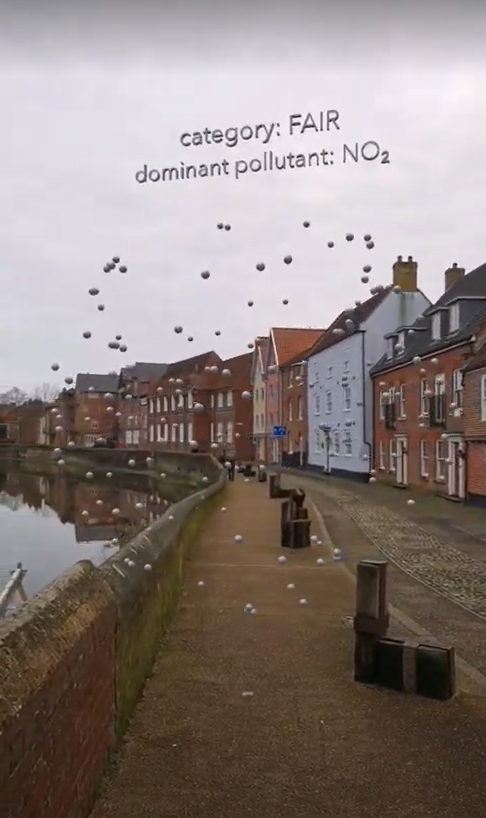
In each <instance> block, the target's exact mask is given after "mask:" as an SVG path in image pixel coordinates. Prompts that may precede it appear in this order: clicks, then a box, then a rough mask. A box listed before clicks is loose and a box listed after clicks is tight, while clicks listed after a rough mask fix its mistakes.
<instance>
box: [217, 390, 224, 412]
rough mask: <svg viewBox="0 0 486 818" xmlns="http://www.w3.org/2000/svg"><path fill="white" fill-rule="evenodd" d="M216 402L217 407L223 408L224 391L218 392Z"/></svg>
mask: <svg viewBox="0 0 486 818" xmlns="http://www.w3.org/2000/svg"><path fill="white" fill-rule="evenodd" d="M217 404H218V409H223V407H224V393H223V392H218V395H217Z"/></svg>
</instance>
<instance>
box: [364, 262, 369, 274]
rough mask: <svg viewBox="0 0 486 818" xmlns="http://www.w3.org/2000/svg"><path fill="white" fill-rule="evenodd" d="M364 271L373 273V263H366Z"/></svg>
mask: <svg viewBox="0 0 486 818" xmlns="http://www.w3.org/2000/svg"><path fill="white" fill-rule="evenodd" d="M363 273H371V265H370V264H365V266H364V267H363Z"/></svg>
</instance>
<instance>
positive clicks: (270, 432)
mask: <svg viewBox="0 0 486 818" xmlns="http://www.w3.org/2000/svg"><path fill="white" fill-rule="evenodd" d="M323 333H324V330H323V329H312V328H310V327H274V328H273V329H271V330H270V335H269V343H268V346H267V351H266V352H267V357H266V362H265V384H266V386H265V392H266V403H265V410H266V421H265V427H266V435H267V441H268V448H267V458H268V461H270V462H271V463H280V462H281V459H282V453H283V451H284V450H285V446H286V445H287V444H286V443H284V440H285V438H286V437H287V435H285V436H284V437H275V436H274V429H275V427H276V426H283V425H284V388H283V382H284V370H285V369H286V367H287V366H288V365H289V364H290V362H292V361H295V360H296V358H297V357H299V356H302V355H303V354H304V352H305V351H306V350H308V349H309V347H311V346H313V345H314V344H315V343H316V342H317V341H318V339H319V338H320V337H321V336H322V335H323ZM297 365H298V364H297ZM289 378H290V374H289Z"/></svg>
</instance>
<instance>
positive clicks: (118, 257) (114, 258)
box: [112, 256, 120, 264]
mask: <svg viewBox="0 0 486 818" xmlns="http://www.w3.org/2000/svg"><path fill="white" fill-rule="evenodd" d="M112 262H113V264H119V263H120V256H113V258H112Z"/></svg>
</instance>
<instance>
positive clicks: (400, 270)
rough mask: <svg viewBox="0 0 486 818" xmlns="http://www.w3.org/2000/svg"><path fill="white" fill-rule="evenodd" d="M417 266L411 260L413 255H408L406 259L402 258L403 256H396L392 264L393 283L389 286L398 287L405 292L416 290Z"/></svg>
mask: <svg viewBox="0 0 486 818" xmlns="http://www.w3.org/2000/svg"><path fill="white" fill-rule="evenodd" d="M417 268H418V264H417V262H416V261H414V260H413V256H408V259H407V261H404V260H403V256H398V259H397V261H396V262H395V263H394V265H393V283H392V285H391V286H392V287H399V288H400V290H401V291H402V292H405V293H415V292H417Z"/></svg>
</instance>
